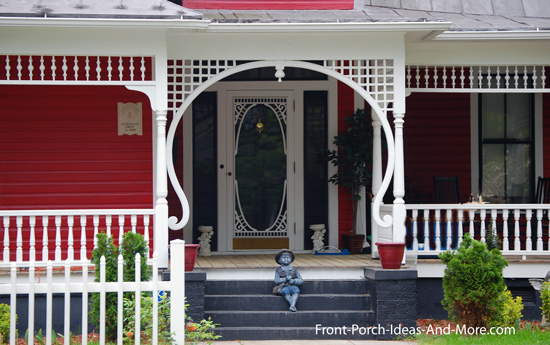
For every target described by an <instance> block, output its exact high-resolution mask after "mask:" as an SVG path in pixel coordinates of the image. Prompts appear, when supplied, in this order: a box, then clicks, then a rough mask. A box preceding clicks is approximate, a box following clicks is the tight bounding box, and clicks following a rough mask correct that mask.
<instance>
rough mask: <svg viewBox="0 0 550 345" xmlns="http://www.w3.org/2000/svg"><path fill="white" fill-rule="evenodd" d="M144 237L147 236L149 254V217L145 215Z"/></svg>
mask: <svg viewBox="0 0 550 345" xmlns="http://www.w3.org/2000/svg"><path fill="white" fill-rule="evenodd" d="M143 236H145V243H147V253H149V250H150V246H149V215H148V214H144V215H143ZM147 255H149V254H147Z"/></svg>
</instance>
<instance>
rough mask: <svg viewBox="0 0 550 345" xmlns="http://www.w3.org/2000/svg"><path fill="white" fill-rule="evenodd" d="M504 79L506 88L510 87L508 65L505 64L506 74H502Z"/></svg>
mask: <svg viewBox="0 0 550 345" xmlns="http://www.w3.org/2000/svg"><path fill="white" fill-rule="evenodd" d="M504 80H505V82H506V83H505V84H506V89H509V88H510V69H509V68H508V66H506V75H505V76H504Z"/></svg>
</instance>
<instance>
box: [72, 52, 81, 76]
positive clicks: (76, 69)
mask: <svg viewBox="0 0 550 345" xmlns="http://www.w3.org/2000/svg"><path fill="white" fill-rule="evenodd" d="M79 70H80V66H78V56H75V57H74V66H73V71H74V80H78V71H79Z"/></svg>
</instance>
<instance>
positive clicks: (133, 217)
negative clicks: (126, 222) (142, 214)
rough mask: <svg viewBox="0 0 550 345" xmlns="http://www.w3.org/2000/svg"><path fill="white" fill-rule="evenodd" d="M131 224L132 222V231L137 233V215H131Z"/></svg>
mask: <svg viewBox="0 0 550 345" xmlns="http://www.w3.org/2000/svg"><path fill="white" fill-rule="evenodd" d="M130 224H132V232H133V233H134V234H137V215H136V214H133V215H131V216H130Z"/></svg>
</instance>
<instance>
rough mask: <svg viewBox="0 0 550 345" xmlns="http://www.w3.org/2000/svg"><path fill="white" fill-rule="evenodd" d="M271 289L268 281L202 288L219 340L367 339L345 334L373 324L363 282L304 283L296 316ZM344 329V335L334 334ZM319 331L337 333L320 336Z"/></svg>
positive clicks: (218, 283)
mask: <svg viewBox="0 0 550 345" xmlns="http://www.w3.org/2000/svg"><path fill="white" fill-rule="evenodd" d="M273 286H274V283H273V281H272V280H269V281H267V280H249V281H207V282H206V285H205V305H204V309H205V317H206V318H208V317H210V318H212V320H213V321H214V322H215V323H217V324H219V326H218V327H216V333H217V334H219V335H221V336H222V339H221V340H275V339H276V340H290V339H369V336H368V335H365V334H362V335H360V334H359V332H356V333H355V334H351V331H349V329H350V328H351V327H352V326H353V325H357V326H358V327H367V326H369V325H373V324H374V321H373V320H374V313H373V312H372V308H371V296H370V295H369V294H368V286H367V282H366V280H347V281H334V280H327V281H323V280H313V281H311V280H310V281H305V282H304V283H303V284H302V286H301V287H300V288H301V291H302V292H301V294H300V298H299V300H298V303H297V304H296V307H297V309H298V312H290V311H289V310H288V308H289V306H288V303H287V302H286V301H285V300H284V298H283V297H281V296H275V295H273V294H272V293H271V291H272V289H273ZM316 325H319V326H318V328H317V331H316ZM343 326H346V327H348V331H347V334H335V333H334V331H336V332H338V331H341V330H342V327H343ZM320 327H331V328H332V327H340V330H335V329H334V328H332V329H330V330H328V329H325V334H322V333H323V332H322V331H321V330H320ZM329 333H330V334H329ZM370 339H374V336H371V337H370Z"/></svg>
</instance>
